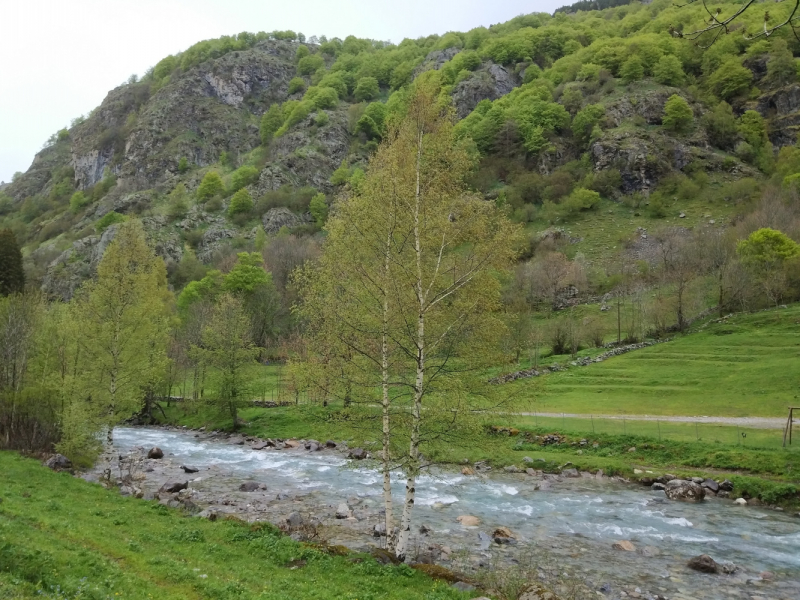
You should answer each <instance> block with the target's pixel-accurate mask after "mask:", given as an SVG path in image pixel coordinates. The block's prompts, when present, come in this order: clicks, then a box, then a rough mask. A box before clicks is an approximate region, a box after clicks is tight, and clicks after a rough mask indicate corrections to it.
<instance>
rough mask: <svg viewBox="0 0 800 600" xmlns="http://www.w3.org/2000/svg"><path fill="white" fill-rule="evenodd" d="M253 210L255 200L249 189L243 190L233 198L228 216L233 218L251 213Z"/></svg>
mask: <svg viewBox="0 0 800 600" xmlns="http://www.w3.org/2000/svg"><path fill="white" fill-rule="evenodd" d="M251 210H253V198H252V197H251V196H250V192H248V191H247V189H245V188H242V189H240V190H239V191H238V192H236V193H235V194H234V195H233V197H232V198H231V202H230V204H229V205H228V216H229V217H233V216H235V215H238V214H240V213H249V212H250V211H251Z"/></svg>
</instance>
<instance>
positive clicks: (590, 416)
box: [589, 415, 594, 433]
mask: <svg viewBox="0 0 800 600" xmlns="http://www.w3.org/2000/svg"><path fill="white" fill-rule="evenodd" d="M589 418H590V419H591V420H592V433H594V415H589Z"/></svg>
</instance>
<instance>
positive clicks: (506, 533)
mask: <svg viewBox="0 0 800 600" xmlns="http://www.w3.org/2000/svg"><path fill="white" fill-rule="evenodd" d="M492 537H501V538H512V539H516V538H517V535H516V534H515V533H514V532H513V531H511V530H510V529H509V528H508V527H498V528H497V529H495V530H494V532H493V533H492Z"/></svg>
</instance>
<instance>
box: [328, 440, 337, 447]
mask: <svg viewBox="0 0 800 600" xmlns="http://www.w3.org/2000/svg"><path fill="white" fill-rule="evenodd" d="M325 447H326V448H336V442H334V441H333V440H328V441H327V442H325Z"/></svg>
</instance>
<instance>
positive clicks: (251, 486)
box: [239, 481, 261, 492]
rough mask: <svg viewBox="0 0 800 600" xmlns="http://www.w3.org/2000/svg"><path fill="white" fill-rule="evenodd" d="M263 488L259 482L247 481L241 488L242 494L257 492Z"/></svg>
mask: <svg viewBox="0 0 800 600" xmlns="http://www.w3.org/2000/svg"><path fill="white" fill-rule="evenodd" d="M260 487H261V484H260V483H258V482H257V481H245V482H244V483H243V484H242V485H240V486H239V491H240V492H255V491H256V490H257V489H258V488H260Z"/></svg>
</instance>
